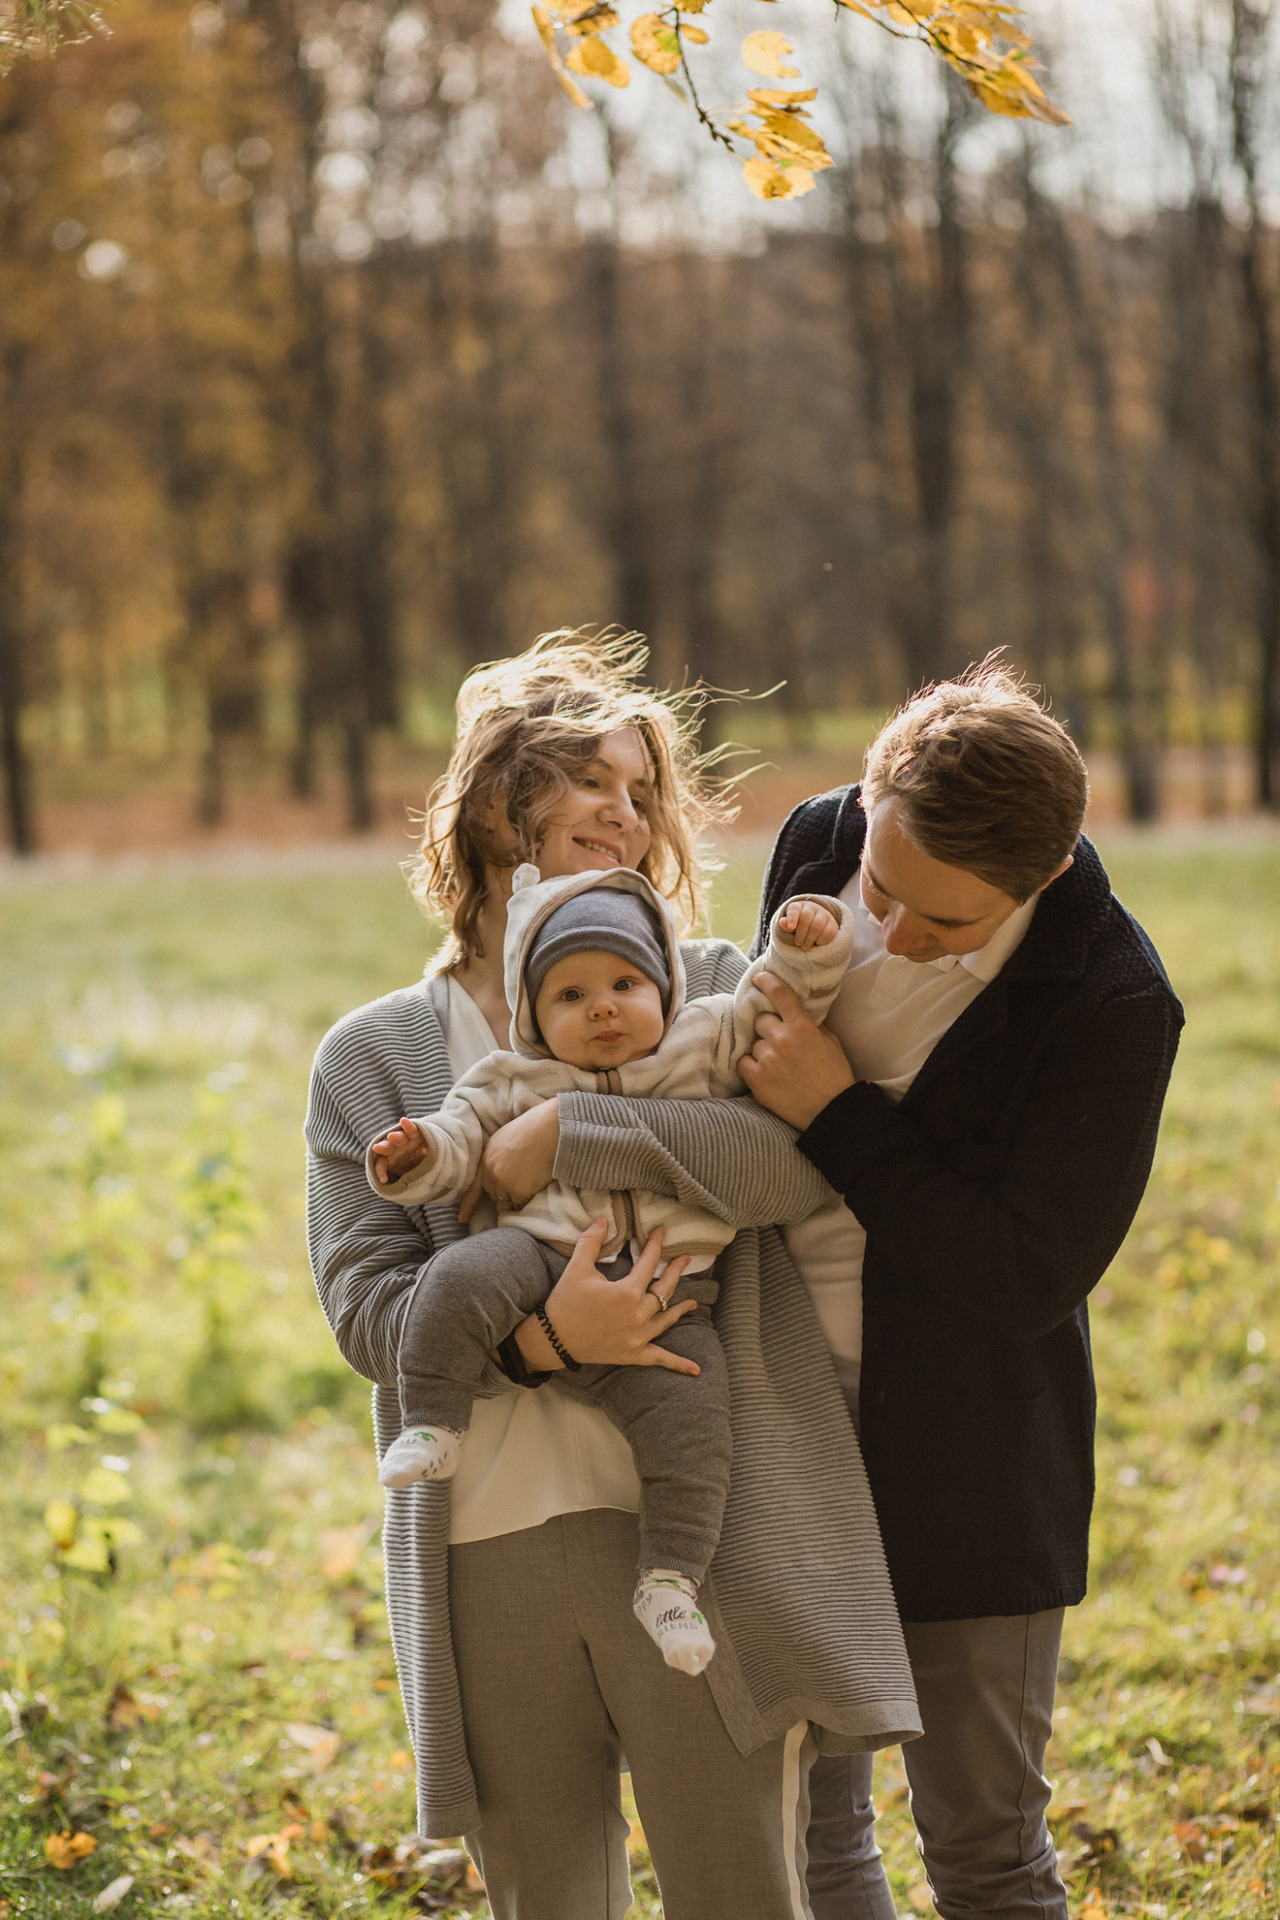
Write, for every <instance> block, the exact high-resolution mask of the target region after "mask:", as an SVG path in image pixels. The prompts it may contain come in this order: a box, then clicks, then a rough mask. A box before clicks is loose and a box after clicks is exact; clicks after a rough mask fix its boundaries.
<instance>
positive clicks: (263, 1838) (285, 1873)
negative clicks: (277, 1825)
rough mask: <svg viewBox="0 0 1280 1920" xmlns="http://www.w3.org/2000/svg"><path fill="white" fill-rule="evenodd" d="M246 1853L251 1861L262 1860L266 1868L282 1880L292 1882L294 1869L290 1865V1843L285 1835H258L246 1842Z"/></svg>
mask: <svg viewBox="0 0 1280 1920" xmlns="http://www.w3.org/2000/svg"><path fill="white" fill-rule="evenodd" d="M244 1850H245V1853H246V1854H247V1855H248V1857H249V1859H250V1860H261V1861H262V1863H263V1865H264V1866H267V1867H270V1869H271V1871H272V1872H273V1873H274V1874H275V1875H276V1876H277V1878H278V1879H281V1880H292V1878H293V1868H292V1867H291V1866H290V1865H289V1842H288V1841H287V1840H286V1838H285V1836H284V1834H283V1833H258V1834H255V1835H254V1837H253V1838H252V1840H246V1842H245V1849H244Z"/></svg>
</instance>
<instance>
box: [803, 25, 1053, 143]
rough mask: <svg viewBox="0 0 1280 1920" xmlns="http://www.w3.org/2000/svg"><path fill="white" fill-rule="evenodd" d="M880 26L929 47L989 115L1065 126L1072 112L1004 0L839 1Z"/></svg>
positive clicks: (1029, 37)
mask: <svg viewBox="0 0 1280 1920" xmlns="http://www.w3.org/2000/svg"><path fill="white" fill-rule="evenodd" d="M839 4H840V5H841V6H842V7H846V8H847V9H848V10H849V12H850V13H860V14H861V15H862V16H863V18H864V19H866V20H873V21H874V22H875V23H876V25H877V26H882V27H887V28H888V29H889V31H890V32H891V33H892V32H898V31H899V30H900V29H906V31H907V37H908V38H910V39H915V40H921V41H923V42H924V43H925V44H927V45H929V46H931V47H932V48H933V50H934V52H935V53H937V54H939V55H940V56H941V57H942V59H944V60H945V61H946V62H947V65H948V66H950V67H954V69H955V71H956V72H957V73H958V74H959V75H960V77H961V78H962V79H963V80H964V82H965V84H966V86H967V87H968V89H969V91H970V93H971V94H972V95H973V96H974V98H975V100H978V101H980V102H981V104H982V105H983V106H984V107H986V108H987V110H988V112H990V113H999V114H1005V115H1007V116H1009V117H1010V118H1012V119H1016V120H1040V121H1043V122H1044V123H1045V125H1046V126H1051V127H1065V126H1067V125H1069V123H1070V116H1069V115H1068V114H1065V113H1064V112H1063V111H1062V108H1061V107H1056V106H1055V105H1054V104H1053V102H1052V101H1051V100H1050V99H1048V97H1047V96H1046V94H1045V91H1044V88H1043V87H1042V86H1041V85H1040V82H1039V80H1038V79H1037V78H1036V72H1035V62H1034V61H1033V59H1032V57H1031V36H1030V34H1028V33H1027V31H1026V29H1025V28H1024V27H1022V26H1021V25H1020V24H1019V22H1020V21H1021V19H1022V9H1021V8H1020V7H1015V6H1010V5H1008V4H1006V0H943V4H941V5H939V4H938V0H839Z"/></svg>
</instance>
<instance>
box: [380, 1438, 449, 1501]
mask: <svg viewBox="0 0 1280 1920" xmlns="http://www.w3.org/2000/svg"><path fill="white" fill-rule="evenodd" d="M461 1458H462V1435H461V1434H460V1433H455V1431H454V1429H453V1428H452V1427H406V1428H405V1430H404V1432H403V1433H402V1434H401V1435H400V1436H399V1438H398V1439H395V1440H393V1441H392V1442H391V1445H390V1446H389V1447H388V1448H387V1450H386V1452H385V1453H384V1454H383V1456H382V1465H381V1466H380V1467H379V1468H378V1478H379V1480H380V1481H381V1482H382V1484H383V1486H384V1487H412V1486H416V1485H417V1483H418V1481H419V1480H452V1478H453V1476H454V1474H455V1473H456V1472H457V1471H458V1462H459V1461H460V1460H461Z"/></svg>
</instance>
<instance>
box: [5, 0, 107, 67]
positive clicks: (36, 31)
mask: <svg viewBox="0 0 1280 1920" xmlns="http://www.w3.org/2000/svg"><path fill="white" fill-rule="evenodd" d="M102 31H103V21H102V15H101V14H100V13H99V12H98V10H97V8H96V7H93V6H91V5H88V4H87V0H3V4H0V77H2V76H3V75H4V74H6V73H8V71H9V69H10V67H12V66H13V64H14V62H15V61H17V60H20V59H22V58H23V57H24V56H30V55H31V54H36V53H45V54H48V53H53V52H55V51H56V50H57V48H59V47H61V46H65V45H66V44H67V43H68V42H71V43H72V44H74V43H75V42H76V41H77V40H87V39H88V37H89V35H90V34H91V33H101V32H102Z"/></svg>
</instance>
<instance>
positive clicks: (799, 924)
mask: <svg viewBox="0 0 1280 1920" xmlns="http://www.w3.org/2000/svg"><path fill="white" fill-rule="evenodd" d="M839 931H840V922H839V921H838V920H837V919H836V917H835V915H834V913H832V911H831V909H830V907H823V906H819V904H818V902H817V901H816V900H788V902H787V904H786V906H785V907H784V908H783V909H782V917H781V919H780V920H779V921H778V932H779V933H780V934H781V936H782V939H783V943H784V944H785V945H786V946H789V947H795V948H797V949H798V951H799V952H801V953H808V952H809V950H810V948H812V947H829V946H830V945H831V942H832V941H833V940H834V939H835V937H836V935H837V934H838V933H839Z"/></svg>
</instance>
